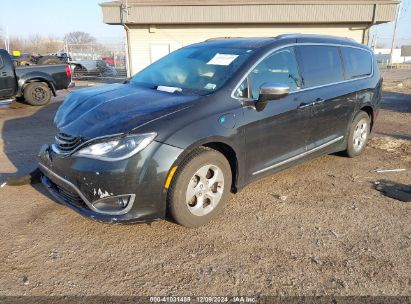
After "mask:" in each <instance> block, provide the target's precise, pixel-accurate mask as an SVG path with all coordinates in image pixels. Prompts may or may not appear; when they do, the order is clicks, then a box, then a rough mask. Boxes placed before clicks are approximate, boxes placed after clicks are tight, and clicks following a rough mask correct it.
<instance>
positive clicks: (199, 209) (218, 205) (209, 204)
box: [167, 148, 232, 228]
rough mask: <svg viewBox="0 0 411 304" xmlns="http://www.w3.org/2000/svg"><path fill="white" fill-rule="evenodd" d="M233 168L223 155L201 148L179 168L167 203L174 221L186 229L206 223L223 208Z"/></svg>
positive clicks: (229, 187) (228, 191)
mask: <svg viewBox="0 0 411 304" xmlns="http://www.w3.org/2000/svg"><path fill="white" fill-rule="evenodd" d="M231 178H232V177H231V167H230V164H229V163H228V161H227V159H226V158H225V157H224V155H222V154H221V153H220V152H218V151H216V150H212V149H208V148H199V149H197V150H195V151H194V152H193V153H191V154H190V155H189V156H188V157H187V158H186V159H185V160H184V161H183V162H182V164H181V165H180V166H179V167H178V169H177V172H176V175H175V177H174V178H173V182H172V184H171V187H170V189H169V193H168V198H167V203H168V208H169V212H170V213H171V216H172V217H173V218H174V220H175V221H176V222H177V223H178V224H180V225H182V226H185V227H190V228H194V227H199V226H202V225H205V224H207V223H208V222H209V221H210V220H211V219H212V218H214V217H215V216H216V215H217V214H218V213H219V212H220V211H221V209H222V208H223V206H224V204H225V201H226V200H227V198H228V195H229V193H230V189H231Z"/></svg>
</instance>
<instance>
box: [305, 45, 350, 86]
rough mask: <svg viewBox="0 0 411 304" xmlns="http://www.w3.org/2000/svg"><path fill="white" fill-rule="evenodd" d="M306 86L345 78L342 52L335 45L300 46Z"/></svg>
mask: <svg viewBox="0 0 411 304" xmlns="http://www.w3.org/2000/svg"><path fill="white" fill-rule="evenodd" d="M298 52H299V56H300V60H301V66H302V73H303V78H304V86H305V87H307V88H310V87H316V86H321V85H327V84H331V83H335V82H339V81H343V80H344V74H343V67H342V62H341V56H340V52H339V50H338V48H337V47H335V46H319V45H307V46H299V47H298Z"/></svg>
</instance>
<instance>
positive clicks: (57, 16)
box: [0, 0, 124, 43]
mask: <svg viewBox="0 0 411 304" xmlns="http://www.w3.org/2000/svg"><path fill="white" fill-rule="evenodd" d="M102 2H107V1H106V0H35V1H34V0H0V6H1V10H0V15H1V16H0V27H1V28H2V30H3V32H5V31H6V28H7V26H8V28H9V34H10V36H19V37H22V38H27V37H29V36H30V35H34V34H40V35H42V36H52V37H56V38H62V37H63V36H64V35H65V34H67V33H68V32H73V31H82V32H88V33H90V34H91V35H93V36H94V37H96V38H97V39H98V40H99V41H100V42H113V43H115V42H121V41H122V39H123V37H124V32H123V28H122V27H121V26H118V25H107V24H104V23H103V16H102V11H101V8H100V6H99V5H98V4H99V3H102Z"/></svg>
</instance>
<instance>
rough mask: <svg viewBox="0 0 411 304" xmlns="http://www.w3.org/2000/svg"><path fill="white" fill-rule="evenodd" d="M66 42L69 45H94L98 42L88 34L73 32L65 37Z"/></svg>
mask: <svg viewBox="0 0 411 304" xmlns="http://www.w3.org/2000/svg"><path fill="white" fill-rule="evenodd" d="M64 41H66V42H67V43H68V44H75V45H80V44H93V43H95V42H96V38H94V37H93V36H92V35H90V34H89V33H86V32H71V33H68V34H67V35H66V36H64Z"/></svg>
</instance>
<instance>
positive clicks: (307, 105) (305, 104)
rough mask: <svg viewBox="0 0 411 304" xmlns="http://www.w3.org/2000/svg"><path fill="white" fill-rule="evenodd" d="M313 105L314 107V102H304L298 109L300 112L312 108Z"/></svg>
mask: <svg viewBox="0 0 411 304" xmlns="http://www.w3.org/2000/svg"><path fill="white" fill-rule="evenodd" d="M312 105H314V103H313V102H311V103H306V102H303V103H301V104H300V105H299V106H298V108H297V109H298V110H304V109H306V108H309V107H311V106H312Z"/></svg>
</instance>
